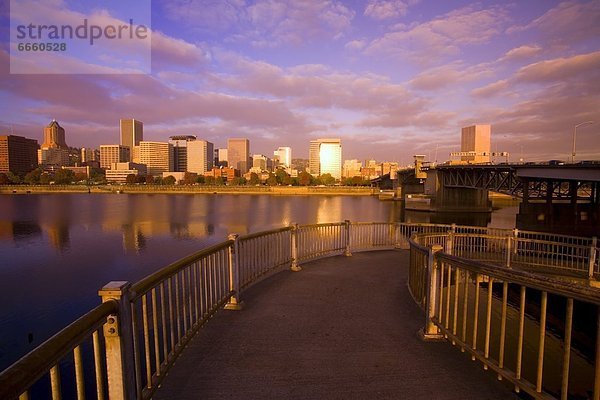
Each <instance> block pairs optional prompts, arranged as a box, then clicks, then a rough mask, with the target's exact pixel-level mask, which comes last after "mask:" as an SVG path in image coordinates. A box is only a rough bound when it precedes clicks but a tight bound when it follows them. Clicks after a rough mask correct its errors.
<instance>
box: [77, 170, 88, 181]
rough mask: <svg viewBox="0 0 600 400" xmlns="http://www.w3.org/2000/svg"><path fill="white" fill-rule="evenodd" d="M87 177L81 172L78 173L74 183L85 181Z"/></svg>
mask: <svg viewBox="0 0 600 400" xmlns="http://www.w3.org/2000/svg"><path fill="white" fill-rule="evenodd" d="M87 179H88V176H87V175H86V174H84V173H82V172H78V173H76V174H75V182H81V181H84V182H85V181H87Z"/></svg>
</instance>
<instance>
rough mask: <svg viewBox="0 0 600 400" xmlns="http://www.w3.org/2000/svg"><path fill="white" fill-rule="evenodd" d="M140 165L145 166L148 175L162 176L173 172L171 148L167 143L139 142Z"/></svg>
mask: <svg viewBox="0 0 600 400" xmlns="http://www.w3.org/2000/svg"><path fill="white" fill-rule="evenodd" d="M140 164H146V166H147V167H148V175H152V176H162V173H163V172H167V171H173V146H172V145H171V144H169V143H167V142H150V141H141V142H140Z"/></svg>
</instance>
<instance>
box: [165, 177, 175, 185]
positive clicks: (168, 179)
mask: <svg viewBox="0 0 600 400" xmlns="http://www.w3.org/2000/svg"><path fill="white" fill-rule="evenodd" d="M175 183H177V179H175V177H174V176H173V175H169V176H167V177H166V178H163V185H174V184H175Z"/></svg>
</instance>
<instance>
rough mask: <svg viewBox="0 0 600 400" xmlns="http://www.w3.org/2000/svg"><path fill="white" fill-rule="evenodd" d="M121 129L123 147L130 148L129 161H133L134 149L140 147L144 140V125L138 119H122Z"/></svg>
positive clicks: (120, 121)
mask: <svg viewBox="0 0 600 400" xmlns="http://www.w3.org/2000/svg"><path fill="white" fill-rule="evenodd" d="M119 125H120V128H121V146H127V147H129V149H130V150H129V151H130V155H129V157H130V158H129V159H128V160H127V161H132V158H133V147H134V146H139V144H140V142H141V141H142V140H144V124H143V123H142V121H138V120H136V119H121V120H119Z"/></svg>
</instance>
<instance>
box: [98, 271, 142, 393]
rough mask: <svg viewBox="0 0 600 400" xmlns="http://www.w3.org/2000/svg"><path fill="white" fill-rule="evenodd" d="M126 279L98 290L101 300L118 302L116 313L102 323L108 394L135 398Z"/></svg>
mask: <svg viewBox="0 0 600 400" xmlns="http://www.w3.org/2000/svg"><path fill="white" fill-rule="evenodd" d="M130 287H131V284H130V283H129V282H125V281H114V282H109V283H108V284H106V285H105V286H104V287H103V288H102V289H100V290H99V291H98V295H99V296H100V297H101V298H102V302H103V303H106V302H107V301H113V300H114V301H116V302H117V303H119V311H118V314H117V315H109V316H108V317H107V319H106V323H105V324H104V327H103V332H104V343H105V349H106V371H107V372H106V374H107V379H108V398H110V399H119V400H121V399H122V400H133V399H135V398H136V380H135V366H134V362H135V361H134V348H133V334H134V332H132V327H131V306H130V303H129V288H130Z"/></svg>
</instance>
